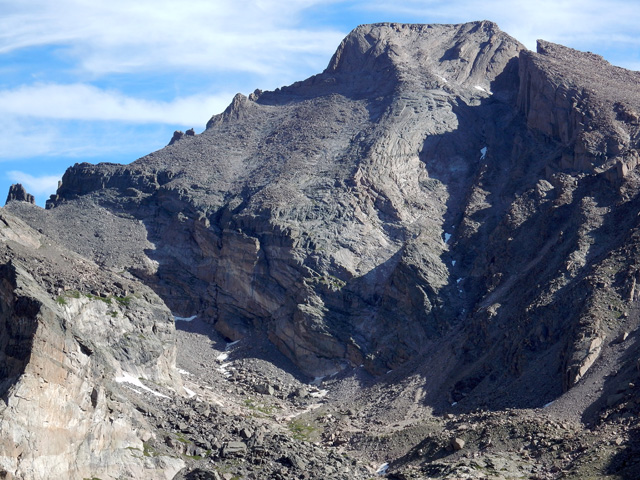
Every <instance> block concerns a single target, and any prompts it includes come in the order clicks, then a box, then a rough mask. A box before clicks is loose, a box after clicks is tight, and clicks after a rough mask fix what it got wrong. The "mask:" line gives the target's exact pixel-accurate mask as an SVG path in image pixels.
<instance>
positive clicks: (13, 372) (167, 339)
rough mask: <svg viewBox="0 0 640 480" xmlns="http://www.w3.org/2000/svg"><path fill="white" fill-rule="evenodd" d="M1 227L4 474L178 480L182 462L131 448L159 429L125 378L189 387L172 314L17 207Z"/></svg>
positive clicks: (0, 448) (0, 461)
mask: <svg viewBox="0 0 640 480" xmlns="http://www.w3.org/2000/svg"><path fill="white" fill-rule="evenodd" d="M30 208H37V207H30ZM0 222H1V223H2V228H1V229H0V312H1V315H0V396H1V398H2V401H1V402H0V471H1V472H2V475H3V478H16V479H27V478H28V479H49V478H94V477H99V478H104V479H106V478H123V477H127V478H158V479H160V478H163V479H164V478H172V476H173V474H174V473H175V472H177V471H178V470H180V469H181V468H182V466H183V465H184V462H183V461H181V460H180V459H176V458H169V457H158V458H143V457H142V455H140V457H136V456H135V455H133V454H132V452H135V451H140V452H142V451H143V450H144V442H145V441H147V440H149V439H150V438H152V436H153V435H155V433H154V431H153V430H152V429H151V427H150V425H149V424H148V421H147V420H146V419H145V418H144V417H143V416H142V415H141V414H140V413H139V412H138V411H136V410H135V409H134V407H133V406H132V405H131V404H130V403H128V402H126V401H125V400H124V399H123V397H122V394H121V389H122V388H125V387H123V385H124V384H120V383H118V381H119V380H118V379H125V380H126V379H136V381H137V379H138V378H139V377H141V378H146V379H148V380H150V381H154V382H157V383H161V384H164V385H166V386H170V387H173V388H175V389H176V390H178V389H180V386H181V380H180V377H179V375H178V374H177V372H176V371H175V346H174V345H173V342H172V340H173V332H174V326H173V319H172V317H171V315H170V313H169V311H168V309H167V308H166V307H165V306H164V304H163V303H162V301H161V300H160V299H159V298H158V297H157V296H156V295H155V294H154V293H153V292H151V291H150V290H149V289H148V288H147V287H145V286H144V285H142V284H140V283H139V282H136V281H134V280H132V279H127V278H125V277H121V276H119V275H115V274H111V273H109V272H105V271H101V270H100V269H99V268H98V266H97V265H95V264H94V263H92V262H90V261H88V260H86V259H83V258H82V257H80V256H78V255H77V254H75V253H73V252H70V251H68V250H66V249H63V248H60V247H58V246H56V245H55V242H53V241H52V240H51V239H50V238H47V237H45V236H44V235H42V234H39V233H37V232H35V231H34V230H32V229H31V228H30V227H28V226H27V225H26V224H24V222H22V221H20V220H18V219H17V218H15V217H14V216H13V215H10V214H9V213H8V212H6V211H1V212H0ZM172 472H173V473H172Z"/></svg>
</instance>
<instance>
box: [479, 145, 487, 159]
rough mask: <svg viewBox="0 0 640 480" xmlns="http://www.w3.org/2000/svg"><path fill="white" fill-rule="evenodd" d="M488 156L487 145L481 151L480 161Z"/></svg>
mask: <svg viewBox="0 0 640 480" xmlns="http://www.w3.org/2000/svg"><path fill="white" fill-rule="evenodd" d="M486 156H487V146H486V145H485V146H484V147H482V148H481V149H480V160H484V158H485V157H486Z"/></svg>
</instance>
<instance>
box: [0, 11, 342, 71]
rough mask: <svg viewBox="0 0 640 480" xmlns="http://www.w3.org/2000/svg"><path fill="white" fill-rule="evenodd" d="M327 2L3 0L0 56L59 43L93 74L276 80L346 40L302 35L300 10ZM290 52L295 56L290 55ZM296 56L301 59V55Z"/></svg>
mask: <svg viewBox="0 0 640 480" xmlns="http://www.w3.org/2000/svg"><path fill="white" fill-rule="evenodd" d="M329 3H336V2H331V1H326V0H290V1H288V2H287V3H286V11H283V4H282V3H281V2H276V1H274V0H266V1H265V0H217V1H216V2H211V1H209V0H194V1H191V2H189V3H188V4H185V3H181V2H175V1H169V0H138V1H136V2H131V1H129V0H110V1H108V2H107V1H91V2H90V1H83V0H59V1H57V2H50V1H49V0H31V1H29V2H10V1H7V0H0V11H3V15H2V16H1V17H0V32H2V33H1V34H0V53H3V52H8V51H12V50H16V49H20V48H24V47H29V46H40V45H59V46H63V47H68V49H69V50H68V53H69V54H71V55H72V56H73V57H75V58H76V59H77V62H78V64H79V65H80V66H81V67H82V68H83V69H84V70H85V71H86V72H89V73H92V74H96V75H101V74H105V73H109V72H131V71H145V70H146V71H154V70H156V69H163V70H167V69H169V68H174V69H189V70H198V71H213V70H216V69H222V70H225V71H248V72H256V73H260V74H270V73H271V74H273V73H275V72H278V71H281V70H282V69H292V68H295V64H296V62H299V61H300V56H305V55H306V56H316V57H317V59H318V60H320V59H322V60H321V61H323V62H324V61H325V58H324V57H326V55H327V54H330V53H331V52H332V51H333V49H334V48H335V46H336V45H337V43H338V42H339V41H340V39H341V37H342V36H343V32H340V31H338V30H336V29H332V28H322V29H306V28H304V27H301V26H300V25H299V24H298V21H299V17H300V15H301V14H302V12H303V11H304V10H305V9H307V8H309V7H312V6H314V5H317V4H329ZM287 52H290V53H296V54H297V55H287ZM298 55H300V56H298Z"/></svg>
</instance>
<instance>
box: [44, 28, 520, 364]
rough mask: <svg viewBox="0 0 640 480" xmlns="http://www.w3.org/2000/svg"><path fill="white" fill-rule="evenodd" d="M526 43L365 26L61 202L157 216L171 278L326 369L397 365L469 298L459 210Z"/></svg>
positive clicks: (87, 174)
mask: <svg viewBox="0 0 640 480" xmlns="http://www.w3.org/2000/svg"><path fill="white" fill-rule="evenodd" d="M521 49H522V46H521V45H520V44H518V42H516V41H515V40H513V39H511V38H510V37H508V36H507V35H506V34H504V33H502V32H500V31H499V29H498V28H497V27H496V26H495V25H494V24H492V23H489V22H478V23H473V24H466V25H458V26H410V25H376V26H364V27H360V28H358V29H356V30H355V31H354V32H353V33H352V34H351V35H349V37H347V38H346V39H345V41H344V42H343V44H342V45H341V46H340V48H339V49H338V51H337V52H336V55H335V56H334V58H333V59H332V60H331V62H330V65H329V67H328V68H327V70H326V71H325V72H324V73H322V74H320V75H317V76H315V77H312V78H310V79H308V80H306V81H304V82H300V83H297V84H294V85H293V86H291V87H286V88H283V89H281V90H279V91H276V92H264V93H261V92H256V93H254V94H253V95H251V97H250V98H246V97H243V96H240V95H239V96H237V97H236V98H235V99H234V102H233V104H232V105H231V106H230V107H229V109H227V111H226V112H224V113H223V114H222V115H219V116H216V117H214V118H212V119H211V121H210V122H209V124H208V128H207V130H206V131H205V132H204V133H203V134H201V135H197V136H193V137H186V136H185V137H183V138H182V139H181V140H179V141H177V142H175V143H174V144H173V145H171V146H169V147H167V148H166V149H164V150H162V151H159V152H156V153H154V154H152V155H150V156H148V157H145V158H143V159H140V160H138V161H137V162H134V163H133V164H131V165H129V166H126V167H123V166H117V165H100V166H96V167H94V166H90V165H87V164H82V165H78V166H76V167H74V168H72V169H70V170H69V172H67V174H65V177H64V179H63V185H62V187H61V188H60V190H59V191H58V194H57V198H56V199H54V200H53V201H52V203H51V205H56V208H53V209H51V210H50V215H52V216H56V213H57V211H60V212H61V210H59V209H60V208H63V207H65V206H66V205H68V204H72V203H73V202H76V201H79V200H81V199H87V198H90V199H91V201H93V202H95V203H97V204H99V205H100V206H101V207H104V208H107V209H109V210H111V211H112V212H119V211H124V212H126V213H127V214H130V215H133V216H135V217H136V218H139V219H141V220H142V221H143V222H144V223H145V225H146V226H147V231H148V238H149V240H150V241H151V242H152V243H153V244H154V245H155V247H156V250H154V251H153V252H152V253H151V255H150V257H151V258H153V259H154V260H156V261H157V262H158V264H159V266H158V270H157V271H156V272H150V275H149V277H148V278H149V281H150V282H152V283H153V284H154V288H156V289H157V291H158V292H159V293H160V294H161V295H162V296H163V298H165V299H166V301H167V302H169V304H170V305H172V307H173V308H175V309H176V310H178V311H182V312H184V313H185V314H191V313H202V314H204V315H207V316H208V317H209V318H210V319H211V321H213V322H214V323H215V325H216V328H217V329H218V330H219V331H221V332H222V333H224V334H225V335H227V336H228V337H229V338H232V339H236V338H239V337H240V336H242V335H244V334H245V333H246V332H247V331H250V330H252V329H254V328H258V329H260V330H263V331H264V332H265V333H266V334H268V335H269V338H270V339H271V340H272V341H273V343H274V344H276V345H277V346H278V347H279V348H280V349H281V350H282V351H283V352H286V353H287V354H288V355H289V356H290V357H291V358H293V359H294V360H295V361H296V362H297V363H298V364H299V365H301V366H302V367H303V368H304V369H305V370H306V371H308V372H309V373H312V374H324V373H329V372H332V371H335V370H336V369H338V368H341V367H343V366H345V365H349V364H351V365H359V364H361V363H363V362H364V363H366V364H367V366H368V368H370V369H372V370H373V371H378V372H381V371H384V370H386V369H388V368H389V367H391V366H394V365H399V364H400V363H402V362H403V361H405V360H406V359H407V358H409V357H410V356H411V355H414V354H416V353H417V352H418V351H420V349H421V348H422V344H423V343H424V342H425V341H426V340H427V339H429V338H434V337H437V336H438V335H440V333H441V332H442V331H443V330H444V329H446V327H447V325H448V324H449V323H450V317H452V316H453V315H455V311H456V310H457V308H458V304H459V301H458V300H457V298H456V297H457V289H456V286H455V285H454V282H453V281H452V278H451V277H450V274H449V271H448V268H447V265H446V263H445V261H444V258H443V257H445V256H446V251H447V248H448V247H447V244H446V243H445V241H444V236H443V235H444V232H443V222H444V217H445V215H447V210H448V203H457V201H458V200H457V199H456V200H453V199H452V198H451V197H452V195H453V196H459V195H461V194H462V192H463V191H464V189H465V186H466V184H467V183H468V182H469V181H470V178H471V177H472V175H473V171H474V169H475V164H476V163H477V161H478V160H479V158H480V157H481V155H482V154H481V149H482V148H483V145H484V144H485V142H486V141H485V138H484V137H485V133H484V132H483V130H484V128H485V127H483V126H482V125H481V123H484V122H485V121H486V119H488V118H493V117H497V118H500V119H501V121H503V122H508V121H509V116H511V115H512V114H511V112H510V111H509V109H508V107H507V105H508V102H509V101H511V100H513V99H514V98H515V91H513V89H511V90H509V89H506V88H505V85H511V84H512V83H513V82H517V68H516V65H515V58H516V57H517V54H518V52H519V51H520V50H521ZM492 89H493V90H495V92H494V94H493V97H492V96H491V94H490V92H491V91H492ZM476 109H477V110H478V112H479V113H478V116H476V114H475V113H472V112H475V111H476ZM458 111H462V112H464V113H463V114H459V113H458ZM461 122H463V123H464V126H463V127H461V125H460V123H461ZM476 122H478V124H477V125H475V123H476ZM468 127H471V130H469V131H468ZM462 129H464V130H465V134H464V138H463V137H462V136H460V137H458V138H457V139H456V138H455V137H456V136H455V135H450V134H451V132H455V131H459V130H462ZM425 142H426V143H427V145H426V146H425ZM432 148H436V149H437V151H438V152H442V153H441V155H442V156H443V157H445V160H444V161H443V162H433V165H430V164H429V158H430V156H431V157H432V156H434V155H429V154H428V152H429V150H430V149H432ZM470 151H471V152H474V153H473V156H474V157H475V158H473V159H472V161H471V162H468V161H467V160H468V159H466V158H465V157H464V155H466V154H467V153H468V152H470ZM425 167H426V168H425ZM431 171H433V172H431ZM439 171H441V172H440V173H441V174H442V176H443V179H444V180H443V181H441V180H438V178H437V177H438V175H439ZM445 181H447V182H452V183H455V184H456V187H455V188H448V186H447V185H446V184H445ZM452 192H453V193H452ZM76 199H78V200H76Z"/></svg>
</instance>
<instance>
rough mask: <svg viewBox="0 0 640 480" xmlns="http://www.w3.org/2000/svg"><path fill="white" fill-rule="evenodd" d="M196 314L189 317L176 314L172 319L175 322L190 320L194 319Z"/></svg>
mask: <svg viewBox="0 0 640 480" xmlns="http://www.w3.org/2000/svg"><path fill="white" fill-rule="evenodd" d="M197 317H198V316H197V315H193V316H191V317H178V316H176V315H174V316H173V319H174V320H175V321H176V322H191V321H192V320H195V319H196V318H197Z"/></svg>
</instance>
